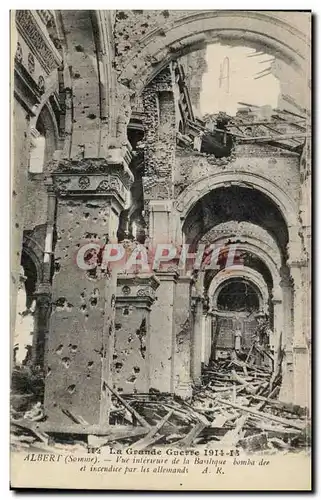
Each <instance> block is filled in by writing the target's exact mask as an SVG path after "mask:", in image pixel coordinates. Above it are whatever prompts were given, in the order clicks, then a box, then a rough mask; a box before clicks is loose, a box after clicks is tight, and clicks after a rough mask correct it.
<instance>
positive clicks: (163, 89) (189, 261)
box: [10, 4, 312, 491]
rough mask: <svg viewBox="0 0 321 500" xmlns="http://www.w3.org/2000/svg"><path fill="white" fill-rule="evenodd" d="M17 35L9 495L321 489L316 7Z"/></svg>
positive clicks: (95, 18) (74, 18) (94, 16)
mask: <svg viewBox="0 0 321 500" xmlns="http://www.w3.org/2000/svg"><path fill="white" fill-rule="evenodd" d="M106 5H107V4H106ZM195 6H196V5H195ZM10 23H11V25H10V37H11V54H12V55H11V75H10V80H11V103H10V105H11V121H12V127H11V128H12V133H11V151H12V161H11V187H10V198H11V263H10V267H11V283H10V286H11V290H10V297H11V300H10V302H11V304H10V306H11V307H10V314H11V316H10V321H11V346H10V378H11V391H10V455H11V487H12V488H14V489H19V488H63V489H90V490H95V489H97V490H104V489H105V490H109V489H112V490H118V489H119V490H127V489H128V490H160V491H165V490H173V491H180V490H182V491H183V490H197V491H202V490H207V491H216V490H230V491H232V490H240V491H244V490H262V491H268V490H283V491H291V490H296V491H310V490H311V416H312V402H311V372H312V366H311V365H312V355H311V337H312V334H311V307H312V306H311V302H312V299H311V247H312V244H311V211H312V210H311V196H312V188H311V185H312V182H311V155H312V153H311V135H312V131H311V124H312V117H311V115H312V113H311V78H312V77H311V59H312V58H311V23H312V15H311V11H308V10H306V11H305V10H302V11H298V10H297V11H296V10H292V11H286V10H279V11H277V10H275V11H271V10H262V11H260V10H161V9H159V10H12V11H11V12H10Z"/></svg>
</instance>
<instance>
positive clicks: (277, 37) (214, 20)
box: [116, 10, 309, 92]
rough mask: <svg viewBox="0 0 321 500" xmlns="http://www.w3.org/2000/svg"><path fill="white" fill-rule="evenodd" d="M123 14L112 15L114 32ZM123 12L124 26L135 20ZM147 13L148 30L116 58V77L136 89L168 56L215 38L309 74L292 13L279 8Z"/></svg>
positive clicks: (305, 46) (304, 47)
mask: <svg viewBox="0 0 321 500" xmlns="http://www.w3.org/2000/svg"><path fill="white" fill-rule="evenodd" d="M121 13H122V11H119V13H118V15H117V17H116V32H117V30H119V31H121V30H123V29H124V22H123V19H122V17H121ZM125 15H126V23H127V24H128V25H130V23H131V22H132V23H133V26H134V25H135V24H134V23H135V21H136V23H137V22H138V20H137V16H139V13H138V12H137V14H135V13H128V12H126V14H125ZM149 17H151V19H146V27H147V33H146V34H145V35H144V36H141V37H139V35H138V36H133V37H132V39H131V41H129V40H127V41H126V44H127V45H126V49H127V50H126V52H125V54H124V55H123V54H122V55H121V56H120V58H119V59H120V60H119V65H120V67H122V70H121V72H120V75H119V80H120V81H123V82H127V84H128V83H129V86H130V88H132V89H135V90H137V91H138V92H139V91H141V90H142V88H143V87H144V86H145V85H146V84H148V83H149V82H150V81H151V80H152V79H153V78H154V77H155V75H156V74H157V73H159V71H161V70H162V69H163V68H164V67H166V66H167V65H168V64H169V62H170V61H171V60H173V59H177V58H178V57H180V56H181V55H184V54H186V53H188V52H191V51H193V50H196V49H198V48H200V47H203V46H205V45H206V44H209V43H214V42H220V43H226V44H231V45H233V44H237V43H239V42H240V40H242V43H244V44H246V45H248V46H252V47H254V48H256V49H257V50H262V49H263V50H269V51H270V52H272V53H274V54H275V55H277V56H278V57H279V58H280V59H281V60H283V61H284V62H286V63H290V64H292V65H294V66H295V67H296V68H297V71H298V72H299V73H300V74H301V75H302V76H303V75H306V74H307V70H306V67H307V59H308V58H307V54H308V53H309V43H308V40H307V36H306V33H304V32H302V31H301V29H302V23H301V25H300V24H298V22H297V19H296V18H295V14H294V15H292V17H291V15H288V14H287V18H286V19H285V17H284V16H283V17H282V14H281V13H278V12H259V11H256V12H255V11H228V10H212V11H209V10H201V11H189V12H184V11H181V12H180V11H159V12H157V13H155V14H154V15H153V16H149ZM164 18H166V23H164ZM149 26H151V28H152V29H150V30H149V31H148V28H149ZM300 28H301V29H300ZM307 29H308V28H307ZM304 77H305V76H304Z"/></svg>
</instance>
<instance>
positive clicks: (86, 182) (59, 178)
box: [52, 173, 127, 201]
mask: <svg viewBox="0 0 321 500" xmlns="http://www.w3.org/2000/svg"><path fill="white" fill-rule="evenodd" d="M52 178H53V188H54V191H55V192H56V193H57V194H58V195H59V194H61V195H67V194H70V195H73V194H74V195H75V194H84V195H85V194H89V193H90V194H95V193H97V194H102V193H106V194H108V193H111V192H112V193H116V195H118V196H119V197H120V198H121V199H122V200H123V201H125V200H126V196H127V189H126V187H125V186H124V185H123V183H122V182H121V180H120V179H119V178H118V177H117V176H112V175H106V176H102V175H76V174H69V175H63V174H60V173H59V174H58V173H57V174H53V175H52Z"/></svg>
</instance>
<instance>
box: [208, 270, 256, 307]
mask: <svg viewBox="0 0 321 500" xmlns="http://www.w3.org/2000/svg"><path fill="white" fill-rule="evenodd" d="M259 308H260V299H259V295H258V292H257V291H256V290H255V288H254V286H253V285H252V284H251V283H249V282H247V281H243V280H240V279H238V278H236V279H231V280H230V281H229V282H228V283H226V284H224V285H223V287H222V288H221V291H220V293H219V295H218V298H217V309H218V310H219V311H231V312H232V311H235V312H246V311H249V312H250V313H252V312H257V311H258V310H259Z"/></svg>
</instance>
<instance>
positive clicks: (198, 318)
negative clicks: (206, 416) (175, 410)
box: [191, 295, 203, 385]
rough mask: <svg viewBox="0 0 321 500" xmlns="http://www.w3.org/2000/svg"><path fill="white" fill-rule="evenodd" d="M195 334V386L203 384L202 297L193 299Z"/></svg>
mask: <svg viewBox="0 0 321 500" xmlns="http://www.w3.org/2000/svg"><path fill="white" fill-rule="evenodd" d="M192 315H193V333H192V346H191V347H192V366H191V372H192V379H193V382H194V384H196V385H199V384H200V383H201V371H202V318H203V301H202V297H201V296H199V295H195V296H193V297H192Z"/></svg>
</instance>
